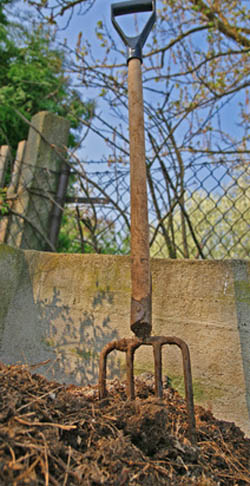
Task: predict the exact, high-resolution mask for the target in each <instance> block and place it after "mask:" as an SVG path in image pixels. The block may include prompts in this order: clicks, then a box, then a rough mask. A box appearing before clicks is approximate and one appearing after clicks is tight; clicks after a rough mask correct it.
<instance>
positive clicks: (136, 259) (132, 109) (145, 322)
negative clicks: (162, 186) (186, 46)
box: [99, 0, 196, 443]
mask: <svg viewBox="0 0 250 486" xmlns="http://www.w3.org/2000/svg"><path fill="white" fill-rule="evenodd" d="M138 12H152V13H151V15H150V17H149V19H148V21H147V23H146V25H145V27H144V29H143V30H142V32H141V34H140V35H138V36H136V37H128V36H126V35H125V34H124V32H123V31H122V29H121V28H120V26H119V24H118V23H117V21H116V18H115V17H117V16H120V15H124V14H130V13H138ZM111 18H112V23H113V25H114V27H115V29H116V30H117V32H118V34H119V35H120V37H121V38H122V40H123V42H124V44H125V45H126V46H127V62H128V107H129V134H130V206H131V283H132V296H131V322H130V328H131V330H132V331H133V333H134V334H135V336H136V337H134V338H123V339H120V340H116V341H112V342H111V343H108V344H107V345H106V346H105V347H104V348H103V350H102V352H101V354H100V361H99V397H100V398H104V397H105V396H106V368H107V357H108V355H109V353H110V352H111V351H113V350H118V351H122V352H125V353H126V370H127V387H126V392H127V396H128V398H129V399H134V398H135V389H134V371H133V363H134V354H135V351H136V349H138V348H139V347H140V346H142V345H144V346H152V347H153V353H154V370H155V371H154V374H155V395H156V396H157V397H159V398H161V397H162V394H163V392H162V346H164V345H165V344H169V345H176V346H178V347H179V348H180V350H181V352H182V359H183V369H184V382H185V398H186V405H187V414H188V424H189V437H190V440H191V441H192V443H195V442H196V434H195V417H194V404H193V387H192V374H191V361H190V353H189V349H188V346H187V344H186V343H185V342H184V341H183V340H182V339H180V338H177V337H173V336H172V337H170V336H151V330H152V319H151V307H152V290H151V272H150V255H149V225H148V203H147V175H146V155H145V138H144V110H143V92H142V75H141V63H142V48H143V45H144V44H145V41H146V39H147V37H148V35H149V33H150V31H151V29H152V27H153V25H154V22H155V19H156V7H155V0H134V1H125V2H120V3H115V4H113V5H111Z"/></svg>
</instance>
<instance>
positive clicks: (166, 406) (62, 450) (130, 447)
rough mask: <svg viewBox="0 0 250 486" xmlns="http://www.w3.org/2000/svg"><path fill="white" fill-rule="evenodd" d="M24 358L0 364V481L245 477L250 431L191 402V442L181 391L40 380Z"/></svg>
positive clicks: (153, 482)
mask: <svg viewBox="0 0 250 486" xmlns="http://www.w3.org/2000/svg"><path fill="white" fill-rule="evenodd" d="M32 371H33V373H34V371H35V370H32V369H28V367H26V366H23V365H20V366H19V365H15V366H5V365H3V364H0V389H1V394H0V485H1V486H2V485H4V486H8V485H9V486H10V485H13V486H21V485H29V486H38V485H43V486H70V485H71V486H75V485H84V486H99V485H105V486H123V485H124V486H125V485H131V486H138V485H145V486H158V485H159V486H160V485H165V486H168V485H171V486H172V485H173V486H174V485H182V486H183V485H186V486H192V485H197V486H198V485H199V486H219V485H225V486H226V485H227V486H231V485H234V486H236V485H237V486H243V485H249V484H250V440H249V439H247V438H244V434H243V432H242V431H241V430H240V429H239V428H238V427H236V426H235V425H234V424H233V423H229V422H224V421H218V420H216V419H215V418H214V417H213V415H212V414H211V413H210V412H209V411H205V410H204V409H202V408H201V407H196V421H197V439H198V440H197V446H193V445H192V444H191V443H190V441H189V439H188V437H187V430H188V427H187V416H186V407H185V402H184V400H183V399H182V398H181V397H180V395H178V393H177V392H176V391H175V390H174V389H173V388H171V387H170V386H167V387H165V388H164V400H162V401H159V399H155V398H154V395H153V380H152V379H148V378H142V379H140V380H139V379H137V380H136V391H137V398H136V400H135V401H133V402H129V401H128V400H126V394H125V385H124V383H120V382H119V381H112V382H109V386H108V389H109V396H108V398H105V399H104V400H101V401H100V400H98V396H97V387H96V386H93V387H91V386H89V387H84V388H81V387H76V386H73V385H71V386H65V385H61V384H58V383H55V382H51V381H47V380H46V379H45V378H44V377H42V376H41V375H38V374H32Z"/></svg>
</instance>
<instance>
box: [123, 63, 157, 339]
mask: <svg viewBox="0 0 250 486" xmlns="http://www.w3.org/2000/svg"><path fill="white" fill-rule="evenodd" d="M128 98H129V134H130V206H131V280H132V298H131V324H130V327H131V330H132V331H133V332H134V333H135V334H136V336H138V337H146V336H149V335H150V333H151V329H152V324H151V274H150V258H149V227H148V204H147V178H146V156H145V137H144V110H143V94H142V75H141V62H140V60H139V59H136V58H134V59H131V60H130V61H129V63H128Z"/></svg>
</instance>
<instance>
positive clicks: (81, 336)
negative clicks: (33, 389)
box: [36, 288, 120, 385]
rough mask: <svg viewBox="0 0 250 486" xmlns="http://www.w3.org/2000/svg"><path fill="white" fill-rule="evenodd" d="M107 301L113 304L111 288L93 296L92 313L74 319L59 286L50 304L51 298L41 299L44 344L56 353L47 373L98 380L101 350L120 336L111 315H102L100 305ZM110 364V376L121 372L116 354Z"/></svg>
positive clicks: (78, 380)
mask: <svg viewBox="0 0 250 486" xmlns="http://www.w3.org/2000/svg"><path fill="white" fill-rule="evenodd" d="M105 301H108V302H109V303H110V304H111V303H112V295H111V294H110V293H109V290H108V289H107V291H101V292H97V293H96V295H95V296H94V297H93V298H92V302H91V304H90V305H91V308H92V312H91V311H89V310H88V311H84V313H83V317H78V318H77V317H76V316H74V319H73V318H72V316H71V309H70V308H69V306H67V305H64V303H63V301H62V300H61V298H60V291H59V290H57V289H56V288H54V289H53V298H52V300H50V303H49V304H48V301H47V299H45V300H44V301H42V300H40V301H39V302H37V304H36V305H37V308H38V315H39V321H40V326H41V327H42V328H43V329H44V332H43V337H42V343H41V344H42V346H44V347H45V348H47V351H48V352H49V351H53V353H55V355H56V357H55V358H54V360H53V363H52V364H51V366H50V367H48V370H47V376H53V377H56V379H58V380H60V381H64V382H67V383H75V384H83V385H86V384H88V383H91V384H94V383H96V382H97V381H98V368H99V355H100V352H101V350H102V348H103V347H104V346H105V344H107V343H108V342H110V341H112V340H113V339H117V337H118V333H117V331H114V330H113V329H112V328H111V327H110V324H109V322H110V318H109V315H107V316H105V317H103V316H100V319H99V318H98V307H99V306H100V307H101V306H102V305H103V303H104V302H105ZM108 364H109V378H112V377H114V376H117V375H119V370H120V365H119V361H118V360H117V358H116V355H115V353H113V356H112V357H110V359H109V363H108Z"/></svg>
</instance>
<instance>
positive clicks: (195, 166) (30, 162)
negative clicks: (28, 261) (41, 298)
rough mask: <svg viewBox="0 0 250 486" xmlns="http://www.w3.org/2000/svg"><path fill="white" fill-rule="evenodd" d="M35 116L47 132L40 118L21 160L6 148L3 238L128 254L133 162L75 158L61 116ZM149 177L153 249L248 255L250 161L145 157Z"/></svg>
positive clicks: (0, 192)
mask: <svg viewBox="0 0 250 486" xmlns="http://www.w3.org/2000/svg"><path fill="white" fill-rule="evenodd" d="M33 121H34V123H35V124H37V126H39V127H40V125H42V124H43V125H44V127H45V128H44V130H47V132H46V131H44V132H43V134H42V136H41V134H39V133H38V132H39V130H38V128H36V125H35V124H34V127H35V128H34V127H33V128H32V129H31V134H30V135H29V138H28V142H22V143H21V144H20V146H19V150H18V151H17V155H16V160H15V161H14V162H13V160H12V159H11V157H10V154H11V151H10V150H8V148H6V147H5V148H4V149H3V148H0V150H1V151H0V176H1V180H0V241H1V242H3V243H7V244H10V245H12V246H16V247H20V248H26V249H27V248H28V249H38V250H49V251H58V252H71V253H92V252H94V253H106V254H108V253H110V254H118V255H125V254H129V251H130V207H129V206H130V201H129V199H130V198H129V187H130V181H129V177H130V175H129V164H128V163H125V162H122V161H121V162H111V161H110V162H107V161H100V162H95V161H92V162H84V163H81V162H80V161H79V160H76V159H72V156H71V158H70V155H69V154H68V153H67V151H66V149H65V145H64V144H65V142H64V141H63V140H66V139H67V133H68V132H67V131H68V126H66V125H65V122H64V121H63V119H60V120H58V119H56V120H55V119H54V116H52V115H51V114H48V113H45V112H43V113H41V114H38V115H36V116H35V117H34V120H33ZM55 122H56V123H55ZM59 122H60V123H61V127H64V132H65V133H64V135H63V137H64V138H63V139H62V142H61V145H57V146H55V145H54V144H53V138H52V139H51V140H48V137H49V136H50V135H51V132H52V128H53V127H54V128H53V129H54V130H55V135H54V137H55V138H56V139H57V140H58V139H59V135H60V136H62V133H63V130H62V128H60V126H59V125H58V124H59ZM49 124H50V125H49ZM46 137H47V138H46ZM60 147H61V148H60ZM62 147H63V149H62ZM35 152H36V158H35V160H34V154H35ZM41 154H42V155H41ZM71 159H72V160H71ZM147 179H148V215H149V225H150V249H151V256H152V257H159V258H202V259H205V258H212V259H224V258H243V259H248V258H249V255H250V237H249V235H250V232H249V229H250V228H249V226H250V166H249V164H248V163H244V162H243V161H242V160H240V161H239V160H238V161H237V160H235V161H231V162H230V161H219V162H214V163H213V162H210V163H208V162H199V160H197V159H194V161H193V162H192V163H191V164H189V165H188V164H186V165H185V164H183V166H181V165H179V166H178V167H175V166H174V165H173V163H172V165H171V164H169V165H168V163H167V160H165V161H164V162H163V161H162V160H161V159H159V160H158V161H157V160H156V159H154V162H153V163H152V161H150V160H148V161H147Z"/></svg>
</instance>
